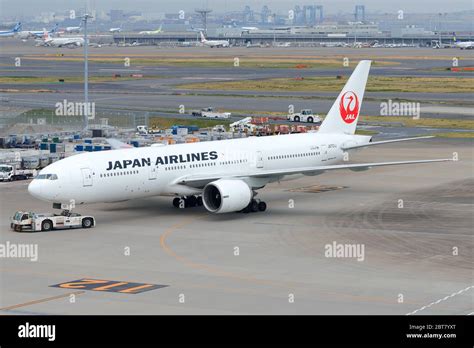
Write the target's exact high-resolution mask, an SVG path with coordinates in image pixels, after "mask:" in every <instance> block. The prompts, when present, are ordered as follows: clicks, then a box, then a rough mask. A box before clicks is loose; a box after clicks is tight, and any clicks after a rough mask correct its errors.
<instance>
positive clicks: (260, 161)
mask: <svg viewBox="0 0 474 348" xmlns="http://www.w3.org/2000/svg"><path fill="white" fill-rule="evenodd" d="M257 168H263V154H262V151H257Z"/></svg>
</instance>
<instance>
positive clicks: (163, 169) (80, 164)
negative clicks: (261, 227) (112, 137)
mask: <svg viewBox="0 0 474 348" xmlns="http://www.w3.org/2000/svg"><path fill="white" fill-rule="evenodd" d="M370 64H371V62H370V61H361V62H360V63H359V64H358V66H357V67H356V69H355V70H354V72H353V74H352V75H351V77H350V78H349V80H348V81H347V83H346V85H345V86H344V88H343V90H342V91H341V93H340V94H339V96H338V98H337V99H336V101H335V103H334V104H333V106H332V107H331V109H330V111H329V113H328V114H327V116H326V119H325V120H324V121H323V123H322V125H321V127H320V129H319V131H318V132H317V133H303V134H289V135H275V136H267V137H250V138H243V139H231V140H222V141H209V142H201V143H187V144H177V145H168V146H151V147H142V148H133V149H121V150H110V151H104V152H93V153H84V154H80V155H76V156H72V157H68V158H66V159H63V160H61V161H58V162H55V163H53V164H51V165H49V166H48V167H46V168H44V169H43V170H42V171H41V172H40V173H39V175H38V176H37V177H36V178H35V179H34V180H33V181H32V182H31V183H30V185H29V186H28V191H29V192H30V193H31V194H32V195H33V196H35V197H37V198H39V199H42V200H45V201H49V202H53V203H65V204H69V203H70V202H74V203H75V204H76V205H78V204H85V203H95V202H118V201H123V200H128V199H133V198H141V197H150V196H157V195H170V194H172V195H175V197H176V198H175V199H174V201H173V204H174V205H175V206H181V203H183V202H184V203H183V204H182V207H185V206H195V205H200V204H204V207H205V208H206V209H207V210H208V211H209V212H211V213H227V212H236V211H241V210H243V211H247V212H248V211H258V210H260V211H263V210H265V209H266V204H265V203H264V202H262V201H259V200H256V199H255V195H256V190H258V189H260V188H263V187H264V186H265V185H267V184H268V183H271V182H275V181H279V180H281V179H283V178H284V177H285V176H289V175H294V174H300V175H309V176H313V175H318V174H322V173H324V172H327V171H332V170H341V169H349V170H352V171H361V170H367V169H369V168H372V167H379V166H392V165H402V164H415V163H432V162H442V161H450V160H451V159H435V160H417V161H401V162H379V163H360V164H354V163H347V162H344V159H345V157H346V156H345V154H346V153H347V152H349V151H351V150H353V149H358V148H362V147H366V146H373V145H380V144H386V143H390V142H397V141H404V140H412V139H414V138H410V139H395V140H386V141H379V142H371V140H372V138H371V137H370V136H366V135H355V134H354V133H355V130H356V125H357V120H358V117H359V112H360V109H361V105H362V100H363V97H364V91H365V85H366V83H367V77H368V75H369V69H370ZM415 139H418V138H415ZM287 179H289V178H287Z"/></svg>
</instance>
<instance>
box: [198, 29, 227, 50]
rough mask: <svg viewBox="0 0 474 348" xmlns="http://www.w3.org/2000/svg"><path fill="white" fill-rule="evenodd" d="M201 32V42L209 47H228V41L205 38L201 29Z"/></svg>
mask: <svg viewBox="0 0 474 348" xmlns="http://www.w3.org/2000/svg"><path fill="white" fill-rule="evenodd" d="M200 34H201V43H202V44H203V45H206V46H209V47H211V48H212V47H229V46H230V44H229V41H227V40H207V39H206V37H205V36H204V34H203V33H202V31H201V32H200Z"/></svg>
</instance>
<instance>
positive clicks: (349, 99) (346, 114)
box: [339, 91, 359, 124]
mask: <svg viewBox="0 0 474 348" xmlns="http://www.w3.org/2000/svg"><path fill="white" fill-rule="evenodd" d="M339 113H340V114H341V117H342V120H343V121H344V122H346V123H348V124H350V123H352V122H354V121H355V120H356V119H357V116H359V98H357V95H356V94H355V93H354V92H352V91H349V92H346V93H344V94H343V95H342V97H341V101H340V102H339Z"/></svg>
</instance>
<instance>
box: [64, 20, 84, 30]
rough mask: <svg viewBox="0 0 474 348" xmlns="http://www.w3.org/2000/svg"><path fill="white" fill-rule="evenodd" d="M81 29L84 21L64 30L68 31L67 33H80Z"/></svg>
mask: <svg viewBox="0 0 474 348" xmlns="http://www.w3.org/2000/svg"><path fill="white" fill-rule="evenodd" d="M81 29H82V21H81V23H80V24H79V26H78V27H67V28H66V29H64V30H65V31H66V33H79V32H80V31H81Z"/></svg>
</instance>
